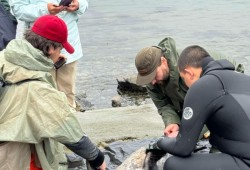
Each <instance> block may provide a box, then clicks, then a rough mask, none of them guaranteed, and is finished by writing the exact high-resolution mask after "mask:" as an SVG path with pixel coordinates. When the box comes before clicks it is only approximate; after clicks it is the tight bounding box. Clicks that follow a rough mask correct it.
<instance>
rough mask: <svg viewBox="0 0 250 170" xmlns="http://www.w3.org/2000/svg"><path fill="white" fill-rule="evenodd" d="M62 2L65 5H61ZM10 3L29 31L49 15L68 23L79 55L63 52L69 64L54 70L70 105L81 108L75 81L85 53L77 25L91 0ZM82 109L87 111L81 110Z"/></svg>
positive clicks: (45, 0) (12, 0)
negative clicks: (40, 19) (37, 20)
mask: <svg viewBox="0 0 250 170" xmlns="http://www.w3.org/2000/svg"><path fill="white" fill-rule="evenodd" d="M60 1H62V2H65V3H62V4H61V3H60ZM9 3H10V6H11V8H12V11H13V13H14V15H15V16H16V18H17V19H18V20H20V21H23V22H24V27H25V29H29V28H31V26H32V25H33V23H34V21H35V20H36V19H37V18H38V17H40V16H43V15H47V14H51V15H56V16H58V17H59V18H61V19H63V20H64V22H65V23H66V25H67V27H68V30H69V35H68V41H69V42H70V43H71V44H72V46H73V47H74V48H75V52H74V53H72V50H70V51H68V50H66V49H63V50H62V54H64V56H65V57H66V58H67V61H66V64H65V65H63V66H62V67H60V68H58V69H53V71H52V73H53V74H52V75H53V76H54V77H55V79H56V83H57V87H58V90H60V91H62V92H64V93H65V94H66V96H67V99H68V101H69V104H70V105H71V106H72V107H73V108H75V109H76V108H77V109H78V108H79V107H76V104H77V103H76V100H75V80H76V69H77V61H78V60H79V59H80V58H81V57H83V52H82V46H81V40H80V35H79V30H78V26H77V23H78V20H79V15H82V14H83V13H84V12H85V11H86V10H87V9H88V1H87V0H10V1H9ZM77 106H80V105H79V104H78V105H77ZM78 110H80V111H83V109H82V108H81V107H80V109H78Z"/></svg>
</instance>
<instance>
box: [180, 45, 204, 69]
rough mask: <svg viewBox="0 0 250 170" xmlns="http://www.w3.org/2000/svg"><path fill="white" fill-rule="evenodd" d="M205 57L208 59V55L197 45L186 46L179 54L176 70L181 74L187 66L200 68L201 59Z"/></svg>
mask: <svg viewBox="0 0 250 170" xmlns="http://www.w3.org/2000/svg"><path fill="white" fill-rule="evenodd" d="M205 57H209V53H208V52H207V51H206V50H205V49H204V48H202V47H200V46H198V45H192V46H188V47H187V48H185V49H184V50H183V51H182V53H181V54H180V57H179V60H178V69H179V71H180V72H182V71H184V69H185V68H186V67H187V66H192V67H195V68H198V67H201V66H202V59H203V58H205Z"/></svg>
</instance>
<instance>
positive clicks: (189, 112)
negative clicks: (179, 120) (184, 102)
mask: <svg viewBox="0 0 250 170" xmlns="http://www.w3.org/2000/svg"><path fill="white" fill-rule="evenodd" d="M192 116H193V109H192V108H191V107H186V108H185V109H184V111H183V118H184V119H186V120H188V119H190V118H191V117H192Z"/></svg>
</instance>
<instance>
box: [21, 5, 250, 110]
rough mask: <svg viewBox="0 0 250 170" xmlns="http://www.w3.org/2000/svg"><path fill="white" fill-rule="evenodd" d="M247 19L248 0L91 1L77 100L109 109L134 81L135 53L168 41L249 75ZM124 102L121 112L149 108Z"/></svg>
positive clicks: (83, 20) (83, 28)
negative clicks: (124, 84) (228, 60)
mask: <svg viewBox="0 0 250 170" xmlns="http://www.w3.org/2000/svg"><path fill="white" fill-rule="evenodd" d="M249 16H250V1H248V0H220V1H218V0H209V1H205V0H178V1H176V0H155V1H154V0H103V1H100V0H90V1H89V9H88V11H87V12H86V13H84V14H83V15H81V16H80V18H79V31H80V36H81V42H82V48H83V51H84V56H83V58H81V59H80V60H79V64H78V74H77V81H76V90H77V99H78V101H79V102H80V103H81V104H82V105H84V107H85V109H98V108H107V107H111V98H112V97H113V96H116V95H117V90H116V89H117V80H116V79H123V78H124V77H125V78H126V77H131V76H135V75H136V73H137V71H136V68H135V66H134V58H135V55H136V54H137V52H139V50H140V49H141V48H143V47H146V46H152V45H156V44H158V42H159V41H160V40H162V39H163V38H164V37H166V36H171V37H172V38H174V39H175V41H176V46H177V48H179V49H182V48H185V47H186V46H189V45H194V44H197V45H200V46H203V47H205V48H206V49H210V50H214V51H218V52H221V53H223V54H225V55H227V56H230V57H232V58H233V59H235V60H237V62H239V63H243V64H244V66H245V69H246V74H249V73H250V65H249V64H250V48H249V47H250V19H249ZM21 26H22V23H20V24H19V32H18V35H20V34H21V30H20V27H21ZM122 99H125V100H122V106H127V105H134V104H135V103H137V104H138V103H139V104H140V103H148V102H151V101H150V100H149V99H146V100H145V101H144V100H141V101H139V102H138V100H135V98H133V97H124V98H122Z"/></svg>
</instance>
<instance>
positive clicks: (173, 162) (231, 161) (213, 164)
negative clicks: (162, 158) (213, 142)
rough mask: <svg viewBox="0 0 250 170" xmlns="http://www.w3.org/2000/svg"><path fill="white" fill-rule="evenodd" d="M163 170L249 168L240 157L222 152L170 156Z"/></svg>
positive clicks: (243, 169)
mask: <svg viewBox="0 0 250 170" xmlns="http://www.w3.org/2000/svg"><path fill="white" fill-rule="evenodd" d="M164 170H250V167H249V166H248V165H247V164H246V163H245V162H244V161H243V160H241V159H239V158H236V157H233V156H231V155H228V154H224V153H213V154H198V153H197V154H192V155H191V156H190V157H186V158H183V157H177V156H171V157H170V158H168V159H167V160H166V162H165V164H164Z"/></svg>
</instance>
